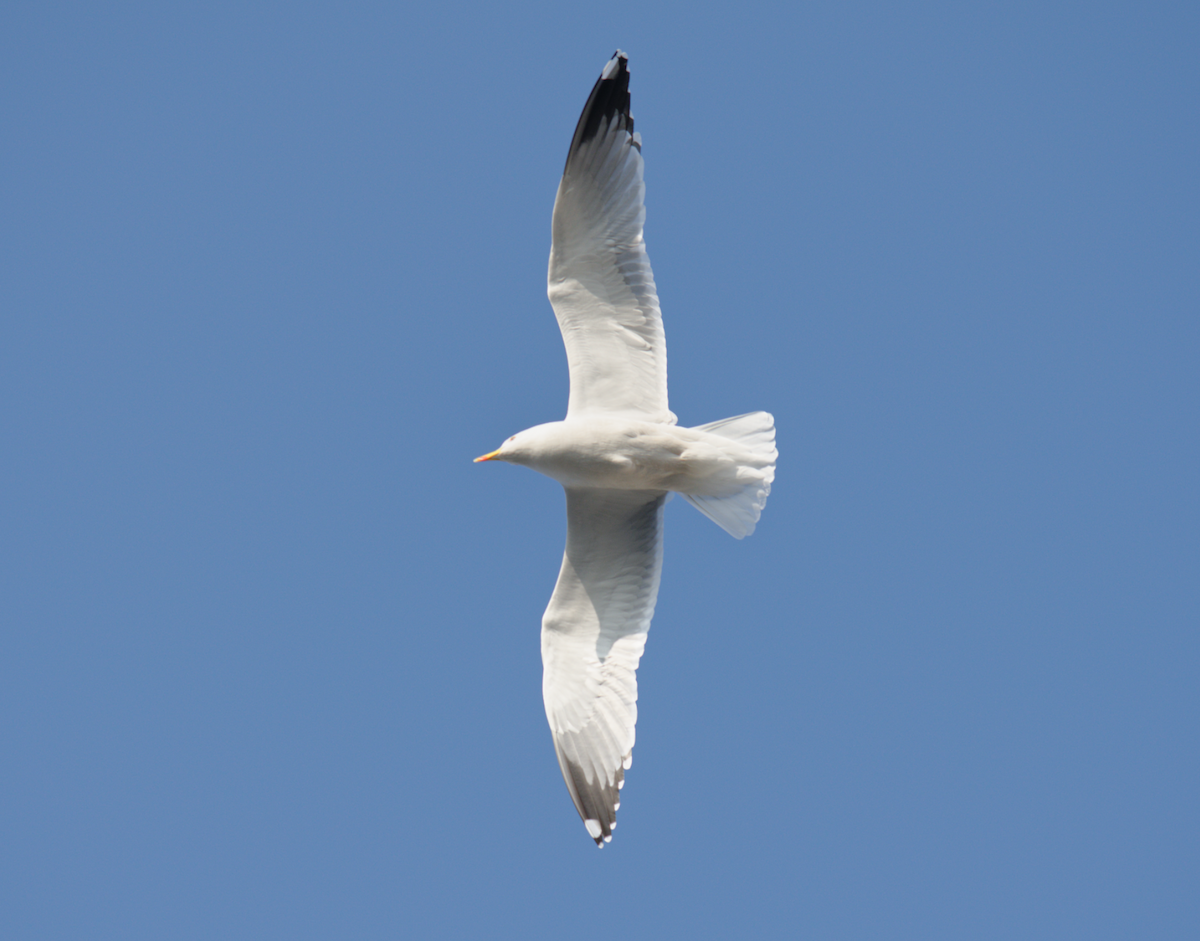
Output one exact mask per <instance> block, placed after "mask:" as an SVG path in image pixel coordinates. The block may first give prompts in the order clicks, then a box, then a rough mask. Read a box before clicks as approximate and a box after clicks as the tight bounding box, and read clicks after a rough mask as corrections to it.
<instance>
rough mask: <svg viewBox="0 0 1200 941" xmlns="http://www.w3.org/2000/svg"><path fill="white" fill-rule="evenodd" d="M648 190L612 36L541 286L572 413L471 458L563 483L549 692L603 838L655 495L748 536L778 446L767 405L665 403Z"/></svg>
mask: <svg viewBox="0 0 1200 941" xmlns="http://www.w3.org/2000/svg"><path fill="white" fill-rule="evenodd" d="M645 189H646V187H645V184H644V183H643V182H642V139H641V135H639V134H635V133H634V130H633V118H632V117H630V115H629V62H628V58H627V57H626V55H625V54H624V53H623V52H621V51H620V50H619V49H618V50H617V51H616V52H615V53H614V54H613V57H612V59H610V60H609V61H608V63H607V64H606V65H605V66H604V70H603V71H602V72H601V73H600V78H599V79H598V80H597V81H596V85H595V87H594V88H592V93H591V95H590V96H589V97H588V100H587V104H586V105H584V108H583V113H582V114H581V115H580V117H579V123H578V125H577V126H576V127H575V135H574V137H572V139H571V149H570V150H569V151H568V153H567V164H566V168H565V169H564V171H563V176H562V182H561V183H560V184H559V186H558V195H557V197H556V198H555V200H554V216H553V221H552V233H553V243H552V245H551V248H550V271H549V277H548V281H549V286H548V289H547V290H548V293H549V295H550V304H551V306H552V307H553V308H554V316H555V317H556V318H557V319H558V326H559V329H560V330H561V331H562V336H563V343H564V344H565V346H566V348H567V363H568V365H569V367H570V375H571V391H570V396H569V400H568V403H567V417H566V418H565V419H564V420H563V421H556V422H549V423H547V424H543V425H536V426H534V427H532V428H528V429H526V430H525V431H522V432H519V433H517V434H515V435H513V436H512V437H511V438H509V439H508V440H507V441H505V442H504V443H503V444H502V445H501V446H500V447H499V448H497V449H496V450H495V451H492V452H491V453H489V454H484V455H483V456H482V457H477V458H475V461H476V463H478V462H480V461H507V462H508V463H510V464H520V465H524V466H526V467H530V468H532V469H533V470H536V471H539V472H541V473H543V474H545V475H547V476H549V477H552V478H554V479H555V480H557V481H558V482H559V483H561V484H562V485H563V488H564V489H565V490H566V494H567V546H566V550H565V552H564V553H563V562H562V569H561V570H560V571H559V574H558V583H557V584H556V585H555V586H554V594H553V595H552V596H551V598H550V604H549V606H548V607H547V608H546V613H545V615H544V616H543V617H542V666H543V676H542V698H543V700H544V701H545V705H546V718H547V720H548V721H549V723H550V732H551V734H552V736H553V738H554V751H555V753H556V754H557V755H558V765H559V767H560V768H561V769H562V774H563V778H564V780H565V781H566V782H567V790H568V791H569V792H570V794H571V800H572V801H574V802H575V809H576V810H578V811H579V816H580V817H581V818H582V819H583V824H584V826H585V827H586V828H587V832H588V836H590V837H591V838H592V839H593V840H595V841H596V845H597V846H599V847H601V848H603V846H604V844H605V843H606V842H608V841H610V840H611V839H612V831H613V828H614V827H616V825H617V822H616V821H617V816H616V815H617V810H618V808H619V807H620V806H621V805H620V791H621V788H622V787H623V786H624V784H625V772H626V771H627V770H629V767H630V764H631V762H632V757H633V741H634V725H635V724H636V722H637V667H638V662H639V661H640V660H641V657H642V651H643V650H644V649H645V646H646V633H647V631H648V630H649V629H650V619H651V618H652V617H653V616H654V605H655V601H656V600H657V597H658V583H659V576H660V574H661V572H662V530H663V505H664V504H665V503H666V501H667V500H668V499H669V497H670V495H671V493H680V494H683V496H684V498H685V499H686V500H687V501H688V502H689V503H691V504H692V505H693V506H694V507H696V508H697V509H698V510H700V512H701V513H703V514H704V515H705V516H707V517H708V518H709V519H711V520H713V522H715V523H716V524H717V525H718V526H720V527H721V528H722V529H724V530H725V531H726V532H728V533H729V534H730V535H732V536H733V537H735V538H737V539H741V538H743V537H745V536H748V535H750V533H752V532H753V531H754V527H755V524H756V523H757V522H758V519H759V515H760V514H761V513H762V509H763V507H764V506H765V504H766V501H767V494H769V493H770V491H771V482H772V481H773V480H774V479H775V459H776V456H777V452H776V450H775V420H774V418H772V417H771V415H769V414H768V413H766V412H751V413H749V414H746V415H738V416H736V417H734V418H726V419H723V420H721V421H716V422H712V423H711V424H708V425H700V426H698V427H695V428H681V427H679V426H678V425H677V424H676V419H675V416H674V415H673V414H672V413H671V411H670V409H669V408H668V407H667V348H666V342H665V340H664V338H663V325H662V315H661V313H660V311H659V306H658V295H657V293H656V291H655V287H654V275H653V273H652V272H651V270H650V259H649V258H648V257H647V256H646V247H645V243H644V242H643V240H642V226H643V224H644V222H645V219H646V210H645V206H644V204H643V197H644V195H645Z"/></svg>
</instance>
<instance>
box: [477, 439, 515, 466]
mask: <svg viewBox="0 0 1200 941" xmlns="http://www.w3.org/2000/svg"><path fill="white" fill-rule="evenodd" d="M523 434H524V432H518V433H517V434H515V435H513V436H512V437H511V438H509V439H508V440H507V441H505V442H504V444H502V445H500V447H498V448H496V450H495V451H492V452H490V453H488V454H483V455H480V456H479V457H477V458H475V463H476V464H478V463H479V462H480V461H508V462H509V463H510V464H520V463H522V462H521V457H522V455H523V454H524V452H525V451H526V450H527V449H526V448H525V447H523V445H524V444H525V442H523V441H522V440H521V436H522V435H523Z"/></svg>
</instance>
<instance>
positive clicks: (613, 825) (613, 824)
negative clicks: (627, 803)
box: [608, 804, 621, 840]
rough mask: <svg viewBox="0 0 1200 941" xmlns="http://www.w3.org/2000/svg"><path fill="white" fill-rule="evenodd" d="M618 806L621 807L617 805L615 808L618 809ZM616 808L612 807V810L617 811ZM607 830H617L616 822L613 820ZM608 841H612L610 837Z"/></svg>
mask: <svg viewBox="0 0 1200 941" xmlns="http://www.w3.org/2000/svg"><path fill="white" fill-rule="evenodd" d="M620 806H621V805H620V804H618V805H617V807H620ZM617 807H614V808H613V810H616V809H617ZM608 829H609V830H615V829H617V821H615V820H614V821H613V822H612V824H611V825H610V826H609V828H608ZM609 839H610V840H611V839H612V837H609Z"/></svg>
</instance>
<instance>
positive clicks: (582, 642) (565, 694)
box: [542, 487, 666, 845]
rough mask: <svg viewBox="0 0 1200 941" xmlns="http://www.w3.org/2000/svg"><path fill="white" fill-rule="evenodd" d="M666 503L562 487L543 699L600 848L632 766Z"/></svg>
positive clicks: (654, 497) (545, 623)
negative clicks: (562, 536) (562, 526)
mask: <svg viewBox="0 0 1200 941" xmlns="http://www.w3.org/2000/svg"><path fill="white" fill-rule="evenodd" d="M665 502H666V494H665V493H663V492H662V491H657V490H598V489H591V488H575V487H568V488H567V548H566V552H565V553H564V554H563V564H562V570H561V571H560V572H559V575H558V584H557V585H555V586H554V594H553V595H552V596H551V598H550V604H549V606H548V607H547V608H546V614H545V616H544V617H543V618H542V665H543V668H544V673H543V675H542V698H543V699H544V700H545V703H546V718H547V719H548V720H549V722H550V731H551V734H552V735H553V736H554V750H555V752H556V753H557V754H558V764H559V767H560V768H562V773H563V777H564V778H565V779H566V782H567V789H568V790H569V791H570V792H571V799H572V800H573V801H575V808H576V809H577V810H578V811H579V815H580V816H581V817H582V818H583V823H584V826H586V827H587V831H588V833H589V834H590V835H591V837H592V839H593V840H595V841H596V844H597V845H602V844H603V842H604V841H605V840H608V839H610V838H611V836H612V828H613V827H615V826H616V819H617V814H616V812H617V808H618V807H619V806H620V795H619V794H618V791H619V790H620V789H621V786H622V785H623V784H624V783H625V781H624V779H625V769H626V768H628V767H629V765H630V762H631V760H632V752H633V738H634V723H636V722H637V674H636V670H637V665H638V661H639V660H640V659H641V657H642V650H643V649H644V648H645V646H646V632H647V631H648V630H649V629H650V619H651V617H653V616H654V602H655V599H656V598H657V597H658V579H659V574H660V572H661V571H662V508H663V504H664V503H665Z"/></svg>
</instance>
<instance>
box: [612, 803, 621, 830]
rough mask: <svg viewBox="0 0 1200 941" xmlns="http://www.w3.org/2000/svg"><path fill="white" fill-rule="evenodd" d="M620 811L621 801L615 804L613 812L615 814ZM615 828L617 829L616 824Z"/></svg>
mask: <svg viewBox="0 0 1200 941" xmlns="http://www.w3.org/2000/svg"><path fill="white" fill-rule="evenodd" d="M620 809H621V802H620V801H617V802H616V803H615V804H613V811H614V812H616V811H618V810H620ZM613 826H614V827H615V826H616V824H615V823H614V824H613Z"/></svg>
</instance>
